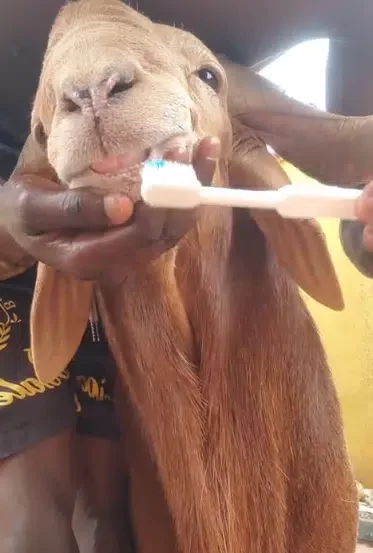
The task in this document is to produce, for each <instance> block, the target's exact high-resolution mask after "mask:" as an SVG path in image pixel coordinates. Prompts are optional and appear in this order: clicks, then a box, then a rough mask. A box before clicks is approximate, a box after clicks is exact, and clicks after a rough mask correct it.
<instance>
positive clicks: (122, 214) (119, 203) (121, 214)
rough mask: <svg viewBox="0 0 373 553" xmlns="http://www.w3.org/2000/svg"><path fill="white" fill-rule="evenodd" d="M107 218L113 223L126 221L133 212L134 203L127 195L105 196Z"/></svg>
mask: <svg viewBox="0 0 373 553" xmlns="http://www.w3.org/2000/svg"><path fill="white" fill-rule="evenodd" d="M104 209H105V213H106V216H107V218H108V219H109V221H110V222H111V223H112V224H113V225H122V224H123V223H126V222H127V221H128V219H129V218H130V217H131V215H132V213H133V203H132V202H131V200H130V199H129V198H127V196H121V195H115V194H113V195H110V196H105V198H104Z"/></svg>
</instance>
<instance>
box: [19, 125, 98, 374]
mask: <svg viewBox="0 0 373 553" xmlns="http://www.w3.org/2000/svg"><path fill="white" fill-rule="evenodd" d="M26 174H28V175H30V174H33V175H39V176H43V177H44V178H46V179H49V180H53V181H55V182H56V181H57V177H56V175H55V173H54V171H53V169H52V167H51V166H50V164H49V162H48V158H47V155H46V152H45V150H44V149H43V148H42V147H41V146H40V143H39V141H38V140H36V137H35V133H32V134H30V136H29V137H28V139H27V141H26V144H25V146H24V148H23V150H22V153H21V155H20V157H19V160H18V164H17V166H16V168H15V170H14V173H13V178H14V179H17V178H20V177H22V175H26ZM92 298H93V283H91V282H82V281H77V280H74V279H73V278H70V277H69V276H67V275H63V274H62V273H60V272H58V271H56V270H54V269H53V268H52V267H47V266H45V265H43V264H41V263H39V265H38V272H37V279H36V286H35V291H34V296H33V301H32V308H31V320H30V332H31V351H32V358H33V364H34V369H35V373H36V375H37V376H38V378H39V379H40V380H42V381H44V382H50V381H51V380H53V379H54V378H56V377H57V376H59V374H61V372H62V371H64V370H65V369H66V367H67V365H68V363H69V362H70V360H71V359H72V357H73V356H74V354H75V352H76V350H77V349H78V347H79V344H80V341H81V339H82V337H83V335H84V332H85V329H86V326H87V322H88V319H89V311H90V306H91V302H92Z"/></svg>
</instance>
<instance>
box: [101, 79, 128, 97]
mask: <svg viewBox="0 0 373 553" xmlns="http://www.w3.org/2000/svg"><path fill="white" fill-rule="evenodd" d="M108 84H109V83H108ZM110 84H111V83H110ZM110 84H109V87H108V91H107V97H108V98H112V97H113V96H117V95H118V94H122V93H123V92H127V90H130V89H131V88H132V87H133V85H134V84H135V80H134V79H132V80H125V79H120V80H117V81H116V82H113V83H112V84H111V86H110Z"/></svg>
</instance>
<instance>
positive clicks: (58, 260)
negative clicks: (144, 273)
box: [28, 223, 162, 280]
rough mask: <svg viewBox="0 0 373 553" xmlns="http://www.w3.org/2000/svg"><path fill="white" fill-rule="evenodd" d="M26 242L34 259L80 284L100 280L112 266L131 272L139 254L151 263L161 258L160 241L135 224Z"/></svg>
mask: <svg viewBox="0 0 373 553" xmlns="http://www.w3.org/2000/svg"><path fill="white" fill-rule="evenodd" d="M29 241H30V243H29V245H28V251H30V253H32V255H33V256H34V257H35V258H36V259H39V260H40V261H42V262H43V263H45V264H46V265H51V266H53V267H54V268H55V269H58V270H60V271H62V272H66V273H68V274H70V275H72V276H74V277H75V278H78V279H83V280H85V279H92V280H100V279H101V278H104V276H105V274H110V273H111V272H112V270H113V267H114V266H121V267H122V268H124V269H126V268H127V269H130V268H132V267H133V266H134V264H135V263H136V262H137V261H138V257H139V253H140V254H141V253H142V254H143V256H145V257H147V258H148V260H149V261H151V260H152V259H154V258H156V257H157V255H160V253H158V252H159V250H160V248H161V247H162V244H161V243H160V241H159V240H158V241H156V240H154V241H153V240H152V239H151V238H149V237H147V236H146V235H145V234H144V232H143V229H142V228H140V227H139V225H136V224H135V223H132V224H130V225H128V226H125V227H123V226H122V227H116V228H111V229H109V230H105V231H103V232H100V233H89V234H87V233H82V234H79V235H77V236H74V237H71V238H68V237H66V236H60V235H57V234H56V235H54V236H52V235H48V236H47V235H43V236H40V237H33V238H30V239H29Z"/></svg>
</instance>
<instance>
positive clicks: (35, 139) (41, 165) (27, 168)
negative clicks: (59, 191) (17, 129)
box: [11, 122, 58, 182]
mask: <svg viewBox="0 0 373 553" xmlns="http://www.w3.org/2000/svg"><path fill="white" fill-rule="evenodd" d="M21 175H39V176H40V177H44V178H46V179H49V180H52V181H54V182H57V180H58V179H57V175H56V172H55V171H54V169H53V167H52V166H51V165H50V163H49V161H48V156H47V143H46V137H45V134H44V130H43V126H42V124H41V123H40V122H37V123H35V124H34V125H33V128H32V131H31V132H30V134H29V135H28V137H27V140H26V142H25V144H24V146H23V148H22V151H21V153H20V156H19V158H18V161H17V164H16V166H15V168H14V170H13V173H12V175H11V178H17V177H19V176H21Z"/></svg>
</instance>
